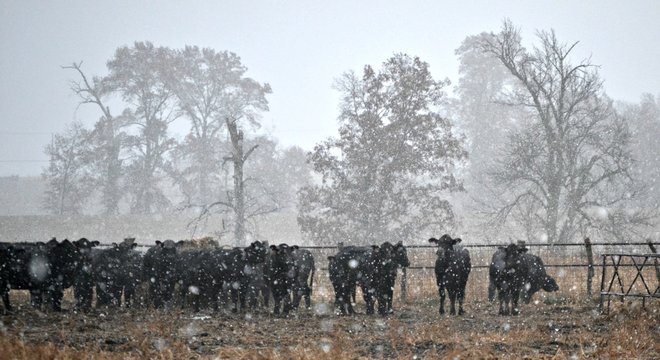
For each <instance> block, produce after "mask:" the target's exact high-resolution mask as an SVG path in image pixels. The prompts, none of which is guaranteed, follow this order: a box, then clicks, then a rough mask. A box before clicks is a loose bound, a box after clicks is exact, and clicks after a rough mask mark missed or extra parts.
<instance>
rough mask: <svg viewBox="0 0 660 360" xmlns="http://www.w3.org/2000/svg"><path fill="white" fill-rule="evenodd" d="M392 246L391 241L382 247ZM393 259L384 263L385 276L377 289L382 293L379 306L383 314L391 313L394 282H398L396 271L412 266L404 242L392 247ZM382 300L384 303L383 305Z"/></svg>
mask: <svg viewBox="0 0 660 360" xmlns="http://www.w3.org/2000/svg"><path fill="white" fill-rule="evenodd" d="M387 246H390V244H389V243H384V244H383V245H381V247H387ZM391 251H392V256H391V258H392V259H391V261H388V262H386V263H385V264H383V265H384V267H385V269H384V272H383V277H382V279H381V284H382V285H381V286H379V287H378V288H379V289H377V291H378V293H379V294H381V295H380V296H379V297H378V308H379V311H380V313H381V315H383V314H391V313H392V312H393V310H392V299H393V298H394V284H395V282H396V273H397V269H398V268H399V267H408V266H410V260H409V259H408V252H407V250H406V247H405V246H403V243H402V242H401V241H399V242H398V243H397V244H396V245H394V246H393V248H392V250H391ZM381 302H382V304H383V305H381ZM382 306H384V308H383V307H382Z"/></svg>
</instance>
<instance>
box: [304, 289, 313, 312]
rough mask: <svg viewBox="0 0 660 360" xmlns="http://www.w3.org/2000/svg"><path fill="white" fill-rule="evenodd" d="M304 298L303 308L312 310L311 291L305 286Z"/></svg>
mask: <svg viewBox="0 0 660 360" xmlns="http://www.w3.org/2000/svg"><path fill="white" fill-rule="evenodd" d="M304 296H305V308H307V309H311V308H312V289H311V288H310V287H309V286H307V285H305V292H304Z"/></svg>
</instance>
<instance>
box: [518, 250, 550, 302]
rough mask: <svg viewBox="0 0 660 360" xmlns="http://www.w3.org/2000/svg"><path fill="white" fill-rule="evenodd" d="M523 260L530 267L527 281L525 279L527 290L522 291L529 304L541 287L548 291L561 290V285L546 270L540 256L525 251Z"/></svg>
mask: <svg viewBox="0 0 660 360" xmlns="http://www.w3.org/2000/svg"><path fill="white" fill-rule="evenodd" d="M523 261H524V262H525V263H526V264H527V268H528V269H529V273H528V276H527V281H525V291H523V293H522V297H523V300H524V301H525V303H526V304H529V302H530V301H531V300H532V296H533V295H534V294H535V293H536V292H537V291H539V290H541V289H543V290H544V291H546V292H554V291H559V285H557V282H556V281H555V279H553V278H552V277H551V276H549V275H548V274H547V273H546V272H545V265H543V260H541V258H540V257H538V256H536V255H532V254H530V253H524V254H523Z"/></svg>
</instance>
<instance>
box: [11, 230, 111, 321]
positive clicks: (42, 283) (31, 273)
mask: <svg viewBox="0 0 660 360" xmlns="http://www.w3.org/2000/svg"><path fill="white" fill-rule="evenodd" d="M96 245H98V241H93V242H91V241H88V240H87V239H85V238H82V239H80V240H77V241H73V242H71V241H69V240H67V239H65V240H63V241H61V242H58V241H57V240H56V239H54V238H53V239H52V240H50V241H49V242H48V243H46V244H44V243H36V244H28V243H22V244H5V245H3V246H2V248H3V251H1V252H0V262H2V265H0V269H1V270H0V293H1V294H2V299H3V302H4V306H5V310H6V311H11V304H10V302H9V290H10V289H21V290H29V291H30V295H31V296H30V298H31V303H32V305H33V306H35V307H37V308H40V307H41V304H42V302H43V296H44V295H46V296H47V299H48V302H50V304H51V307H52V309H53V310H54V311H61V310H62V306H61V303H62V297H63V296H64V289H66V288H68V287H71V286H73V284H74V283H75V281H76V279H77V277H78V274H79V272H80V271H81V269H82V268H83V267H84V266H85V265H86V261H87V254H88V252H89V251H91V248H92V247H94V246H96Z"/></svg>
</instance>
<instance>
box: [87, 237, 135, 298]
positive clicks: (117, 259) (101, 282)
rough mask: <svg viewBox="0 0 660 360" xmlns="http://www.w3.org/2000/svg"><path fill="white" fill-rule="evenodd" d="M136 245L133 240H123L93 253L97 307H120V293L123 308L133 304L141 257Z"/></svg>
mask: <svg viewBox="0 0 660 360" xmlns="http://www.w3.org/2000/svg"><path fill="white" fill-rule="evenodd" d="M136 246H137V244H136V243H135V239H132V238H131V239H125V240H124V241H123V242H121V243H119V244H116V243H113V244H112V247H110V248H108V249H103V250H100V251H97V252H96V253H95V254H94V259H93V262H92V269H93V272H94V282H95V285H96V303H97V306H120V305H121V299H122V294H123V295H124V306H125V307H130V306H131V305H132V304H133V301H134V299H133V298H134V295H135V292H136V289H137V287H138V286H139V284H140V280H141V275H142V273H141V269H140V268H141V264H140V262H141V259H140V255H139V253H138V252H137V251H136V250H134V249H135V247H136Z"/></svg>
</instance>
